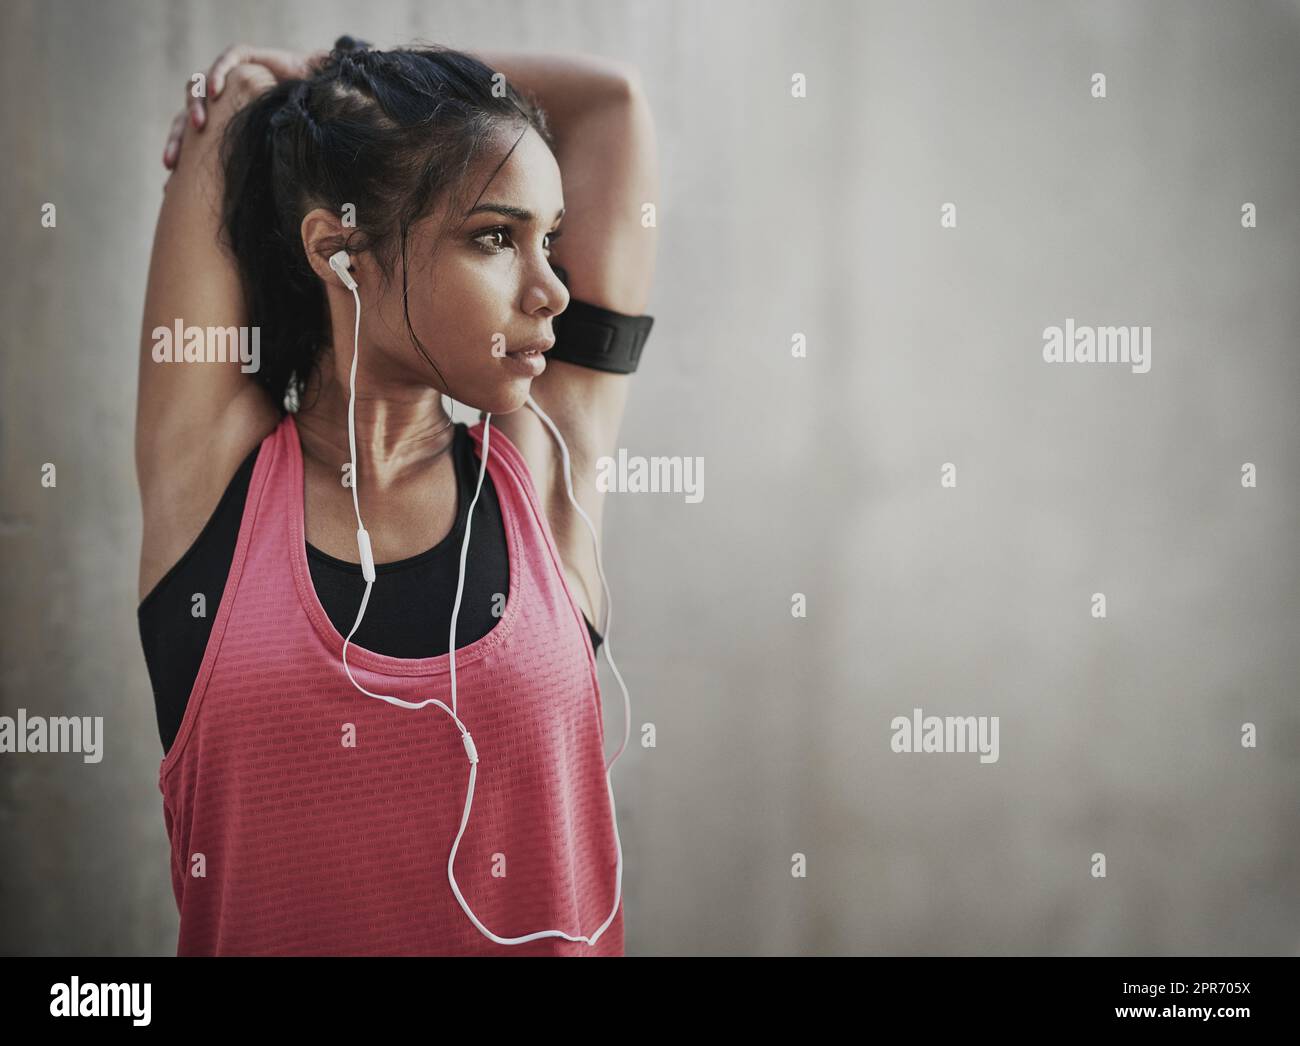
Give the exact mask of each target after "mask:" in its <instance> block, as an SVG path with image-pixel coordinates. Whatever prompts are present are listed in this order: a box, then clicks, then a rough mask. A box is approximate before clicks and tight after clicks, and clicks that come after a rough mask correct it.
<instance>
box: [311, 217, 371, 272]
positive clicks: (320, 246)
mask: <svg viewBox="0 0 1300 1046" xmlns="http://www.w3.org/2000/svg"><path fill="white" fill-rule="evenodd" d="M300 233H301V235H302V246H303V250H304V251H305V252H306V254H307V261H308V262H309V263H310V265H311V268H312V272H314V273H315V274H316V275H317V276H319V277H320V278H321V279H322V280H325V281H326V282H327V283H334V284H337V285H338V286H340V287H342V286H343V284H342V283H341V282H340V281H339V278H338V275H337V274H336V273H335V272H334V270H333V269H331V268H330V255H332V254H334V253H335V252H336V251H339V250H341V249H342V248H343V247H344V245H345V244H346V242H347V236H346V235H345V234H344V229H343V226H342V223H341V222H340V221H339V219H338V215H336V214H334V213H333V212H332V211H327V210H326V209H325V208H324V207H317V208H316V209H315V210H313V211H310V212H308V213H307V214H306V216H304V217H303V220H302V225H301V227H300ZM352 277H353V279H355V280H356V281H357V282H358V283H360V282H361V272H360V255H353V256H352Z"/></svg>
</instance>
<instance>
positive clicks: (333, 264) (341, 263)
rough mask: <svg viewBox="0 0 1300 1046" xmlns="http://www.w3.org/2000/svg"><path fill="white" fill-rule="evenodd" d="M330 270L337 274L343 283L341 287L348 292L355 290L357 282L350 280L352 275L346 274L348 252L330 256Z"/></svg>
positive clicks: (338, 252) (337, 252) (339, 252)
mask: <svg viewBox="0 0 1300 1046" xmlns="http://www.w3.org/2000/svg"><path fill="white" fill-rule="evenodd" d="M330 268H331V269H333V270H334V271H335V272H336V273H338V277H339V279H340V280H342V281H343V286H344V287H346V288H347V289H348V290H350V291H354V290H356V289H357V281H356V280H354V279H353V278H352V273H350V272H348V252H347V251H336V252H335V253H333V254H331V255H330Z"/></svg>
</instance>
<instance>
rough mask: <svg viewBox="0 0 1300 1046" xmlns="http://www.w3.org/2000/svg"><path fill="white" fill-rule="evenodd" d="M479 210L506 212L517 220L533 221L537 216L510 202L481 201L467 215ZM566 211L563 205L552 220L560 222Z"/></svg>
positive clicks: (476, 212)
mask: <svg viewBox="0 0 1300 1046" xmlns="http://www.w3.org/2000/svg"><path fill="white" fill-rule="evenodd" d="M479 211H496V212H497V213H498V214H504V215H506V216H508V217H510V218H514V219H515V220H516V221H521V222H531V221H533V220H535V218H536V215H534V214H533V212H532V211H530V210H528V209H527V208H526V207H515V206H512V205H511V204H508V203H480V204H479V205H478V206H477V207H474V208H472V209H470V210H468V211H466V212H465V217H466V218H468V217H469V216H470V215H472V214H478V212H479ZM564 211H565V208H563V207H561V208H560V209H559V210H558V211H556V212H555V217H554V218H553V219H552V221H557V222H558V221H559V220H560V219H561V218H563V217H564Z"/></svg>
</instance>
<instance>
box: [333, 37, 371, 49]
mask: <svg viewBox="0 0 1300 1046" xmlns="http://www.w3.org/2000/svg"><path fill="white" fill-rule="evenodd" d="M369 49H370V43H369V42H368V41H366V40H358V39H357V38H356V37H354V36H340V37H339V38H338V39H337V40H335V41H334V50H336V51H368V50H369Z"/></svg>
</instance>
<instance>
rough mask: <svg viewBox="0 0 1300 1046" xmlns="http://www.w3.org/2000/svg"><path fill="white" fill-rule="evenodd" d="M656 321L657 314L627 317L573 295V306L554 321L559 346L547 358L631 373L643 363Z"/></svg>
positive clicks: (621, 372)
mask: <svg viewBox="0 0 1300 1046" xmlns="http://www.w3.org/2000/svg"><path fill="white" fill-rule="evenodd" d="M654 322H655V321H654V317H653V316H625V315H624V314H623V313H621V312H614V311H613V310H612V309H605V308H602V307H601V306H599V305H591V304H589V303H588V302H585V301H578V300H577V299H576V298H570V299H569V307H568V308H567V309H565V310H564V311H563V312H562V313H560V314H559V315H558V316H556V317H555V321H554V323H552V327H553V329H554V331H555V345H554V346H553V347H552V348H551V350H550V351H549V352H548V353H547V354H546V358H547V359H550V360H563V361H564V362H565V363H576V364H578V365H579V366H580V367H591V368H593V369H594V370H603V371H608V372H609V373H611V374H631V373H633V372H634V371H635V370H636V368H637V365H638V364H639V363H640V362H641V350H642V348H644V346H645V340H646V338H647V337H649V336H650V328H651V327H652V326H654Z"/></svg>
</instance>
